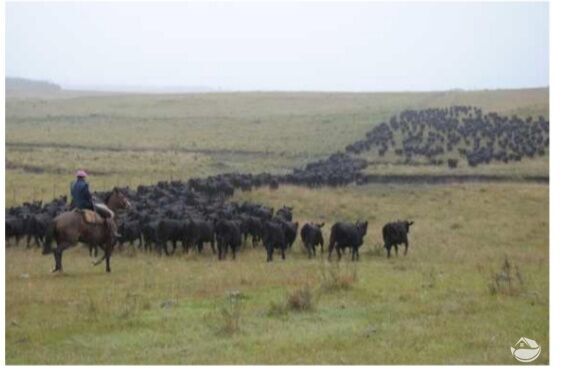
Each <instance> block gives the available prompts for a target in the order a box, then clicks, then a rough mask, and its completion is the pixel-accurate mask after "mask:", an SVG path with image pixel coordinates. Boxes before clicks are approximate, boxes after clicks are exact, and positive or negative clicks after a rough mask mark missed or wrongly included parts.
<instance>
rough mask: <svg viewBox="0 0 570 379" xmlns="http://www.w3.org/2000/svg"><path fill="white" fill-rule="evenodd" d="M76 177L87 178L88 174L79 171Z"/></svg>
mask: <svg viewBox="0 0 570 379" xmlns="http://www.w3.org/2000/svg"><path fill="white" fill-rule="evenodd" d="M75 176H78V177H81V178H86V177H87V173H86V172H85V171H83V170H77V172H76V173H75Z"/></svg>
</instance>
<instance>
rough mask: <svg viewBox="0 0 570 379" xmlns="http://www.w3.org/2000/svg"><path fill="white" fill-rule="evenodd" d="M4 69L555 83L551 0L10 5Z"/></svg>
mask: <svg viewBox="0 0 570 379" xmlns="http://www.w3.org/2000/svg"><path fill="white" fill-rule="evenodd" d="M6 24H7V25H6V75H7V76H18V77H25V78H33V79H43V80H50V81H53V82H56V83H58V84H60V85H62V86H64V87H68V88H69V87H75V88H77V87H82V88H88V87H93V88H106V87H107V88H119V87H139V88H142V87H147V88H148V87H191V86H205V87H211V88H216V89H224V90H323V91H393V90H445V89H455V88H463V89H481V88H520V87H539V86H548V83H549V71H548V64H549V58H548V56H549V46H548V45H549V35H548V30H549V25H548V4H547V3H501V4H499V3H455V4H453V3H272V4H270V3H263V4H262V3H90V4H88V3H7V5H6Z"/></svg>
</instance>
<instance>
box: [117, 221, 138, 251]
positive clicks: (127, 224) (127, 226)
mask: <svg viewBox="0 0 570 379" xmlns="http://www.w3.org/2000/svg"><path fill="white" fill-rule="evenodd" d="M118 233H119V234H120V235H121V236H120V237H119V239H118V242H119V248H122V247H123V244H124V243H125V242H128V243H129V245H130V246H133V245H134V242H135V241H138V242H139V244H138V247H139V249H140V248H141V247H142V239H143V235H142V230H141V226H140V223H139V222H138V221H135V220H128V221H123V222H121V223H120V224H119V227H118Z"/></svg>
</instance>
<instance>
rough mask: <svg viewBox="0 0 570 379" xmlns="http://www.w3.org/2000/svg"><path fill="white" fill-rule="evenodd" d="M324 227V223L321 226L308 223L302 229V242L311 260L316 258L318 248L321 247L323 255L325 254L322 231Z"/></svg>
mask: <svg viewBox="0 0 570 379" xmlns="http://www.w3.org/2000/svg"><path fill="white" fill-rule="evenodd" d="M324 225H325V223H324V222H323V223H320V224H314V223H307V224H305V225H303V227H302V228H301V240H302V241H303V245H304V246H305V249H307V253H308V254H309V259H310V258H311V257H315V256H316V252H315V250H316V249H315V247H316V246H318V245H321V253H322V252H323V245H324V240H323V233H322V230H321V229H322V227H323V226H324Z"/></svg>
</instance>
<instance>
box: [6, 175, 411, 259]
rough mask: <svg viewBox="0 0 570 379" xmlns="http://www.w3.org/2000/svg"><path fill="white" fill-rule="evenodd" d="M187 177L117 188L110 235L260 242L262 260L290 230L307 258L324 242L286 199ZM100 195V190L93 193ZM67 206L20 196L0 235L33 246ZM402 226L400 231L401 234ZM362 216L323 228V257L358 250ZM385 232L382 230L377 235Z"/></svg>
mask: <svg viewBox="0 0 570 379" xmlns="http://www.w3.org/2000/svg"><path fill="white" fill-rule="evenodd" d="M191 183H194V182H193V181H189V182H188V183H186V184H184V183H182V182H179V181H174V182H160V183H158V184H156V185H151V186H139V187H138V188H137V190H136V191H135V190H131V189H129V188H119V189H118V190H119V191H122V192H123V193H124V194H125V195H126V196H127V197H128V198H129V202H130V204H131V208H130V209H128V210H126V211H124V212H120V213H119V214H118V215H117V222H118V231H119V234H120V237H119V238H118V240H117V244H118V247H119V248H122V247H123V245H125V244H129V245H130V246H135V245H136V246H137V247H138V248H140V249H144V250H147V251H156V252H157V253H159V254H161V255H162V254H165V255H172V254H174V253H175V252H176V250H177V249H179V250H180V251H183V252H186V253H188V252H189V251H190V250H191V249H195V250H196V251H197V252H198V253H202V252H203V249H204V245H206V246H209V249H210V250H211V252H212V253H214V254H217V256H218V258H219V259H220V260H222V259H225V258H226V255H227V254H228V253H230V252H231V254H232V258H233V259H235V258H236V253H237V252H238V251H240V250H241V249H243V248H245V247H246V245H247V244H250V245H251V246H252V247H256V246H258V245H262V246H263V247H264V248H265V250H266V253H267V261H272V260H273V253H274V252H275V251H277V252H278V253H279V254H280V255H281V258H282V259H285V256H286V252H288V251H290V250H291V248H292V247H293V244H294V242H295V241H296V239H297V236H298V234H300V235H301V241H302V244H303V246H304V248H305V250H306V252H307V254H308V256H309V258H312V257H315V256H316V250H317V249H316V248H317V247H318V246H320V249H321V253H322V252H323V250H324V243H325V241H324V237H323V231H322V227H323V226H324V223H306V224H305V225H303V227H302V228H301V229H300V233H299V222H297V221H294V220H293V211H294V209H293V208H292V207H288V206H283V207H282V208H280V209H278V210H276V211H275V210H274V209H273V208H269V207H267V206H264V205H263V204H259V203H253V202H243V203H241V204H240V203H237V202H230V201H228V199H229V196H228V195H227V194H226V193H225V191H224V190H223V189H220V190H217V191H212V190H211V189H210V190H209V191H205V192H203V191H202V190H197V189H196V188H195V187H193V186H192V184H191ZM95 196H96V197H98V198H104V197H105V196H106V193H103V192H100V193H95ZM66 210H68V205H67V198H66V197H65V196H63V197H61V198H59V199H56V200H54V201H52V202H50V203H48V204H42V203H41V202H33V203H25V204H23V205H21V206H18V207H12V208H9V209H8V210H7V217H6V240H7V241H9V240H11V239H13V240H14V241H15V242H16V244H18V243H19V241H20V239H22V238H25V239H26V246H27V247H32V246H33V245H36V246H38V247H39V246H41V244H42V243H43V242H44V236H45V233H46V231H47V229H48V226H49V224H50V222H51V220H52V219H53V218H54V217H55V216H57V215H58V214H60V213H62V212H64V211H66ZM408 224H410V223H408V222H396V223H391V224H388V225H394V227H395V228H396V229H394V232H391V233H390V237H389V238H390V239H389V241H390V245H387V246H391V245H393V244H396V243H398V244H401V243H404V244H406V247H407V237H406V234H407V231H408V229H407V225H408ZM403 226H405V228H406V229H405V231H406V233H404V234H402V233H401V231H402V230H404V229H402V227H403ZM367 227H368V222H366V221H364V222H359V221H357V222H356V223H354V224H352V223H344V222H338V223H336V224H334V225H333V226H332V228H331V232H330V238H329V246H328V257H329V258H331V255H332V252H333V250H336V252H337V254H338V259H341V251H342V252H344V251H345V249H346V248H348V249H350V251H351V253H352V259H353V260H357V259H358V258H359V253H358V249H359V248H360V246H361V245H362V244H363V242H364V236H365V235H366V232H367ZM384 238H386V237H384Z"/></svg>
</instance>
